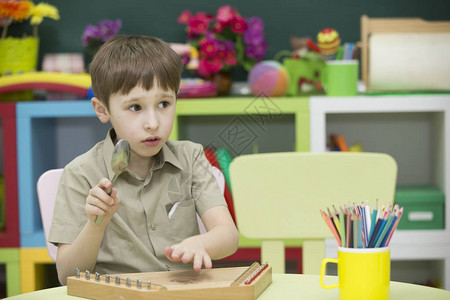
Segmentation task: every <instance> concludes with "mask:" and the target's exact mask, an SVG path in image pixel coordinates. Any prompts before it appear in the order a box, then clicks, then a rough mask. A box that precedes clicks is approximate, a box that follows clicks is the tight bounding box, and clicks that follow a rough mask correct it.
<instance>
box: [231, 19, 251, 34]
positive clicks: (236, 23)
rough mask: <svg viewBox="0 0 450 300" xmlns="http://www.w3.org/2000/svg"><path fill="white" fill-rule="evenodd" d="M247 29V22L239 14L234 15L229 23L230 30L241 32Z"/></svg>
mask: <svg viewBox="0 0 450 300" xmlns="http://www.w3.org/2000/svg"><path fill="white" fill-rule="evenodd" d="M246 29H247V22H245V20H244V18H242V17H241V16H236V17H235V18H234V19H233V22H232V24H231V30H232V31H233V32H236V33H237V34H243V33H244V32H245V30H246Z"/></svg>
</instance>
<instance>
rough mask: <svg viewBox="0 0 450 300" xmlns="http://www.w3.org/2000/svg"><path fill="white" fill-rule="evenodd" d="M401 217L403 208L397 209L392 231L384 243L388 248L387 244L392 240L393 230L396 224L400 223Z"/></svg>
mask: <svg viewBox="0 0 450 300" xmlns="http://www.w3.org/2000/svg"><path fill="white" fill-rule="evenodd" d="M402 215H403V207H401V208H400V209H399V211H398V217H397V220H395V224H394V227H392V230H391V232H390V234H389V237H388V240H387V241H386V247H387V246H389V243H390V241H391V238H392V236H393V235H394V231H395V229H396V228H397V225H398V223H399V222H400V219H401V218H402Z"/></svg>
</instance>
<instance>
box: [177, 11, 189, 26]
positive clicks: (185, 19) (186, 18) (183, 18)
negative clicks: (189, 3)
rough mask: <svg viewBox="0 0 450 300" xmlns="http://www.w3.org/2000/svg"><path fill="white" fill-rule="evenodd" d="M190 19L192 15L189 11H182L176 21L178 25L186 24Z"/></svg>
mask: <svg viewBox="0 0 450 300" xmlns="http://www.w3.org/2000/svg"><path fill="white" fill-rule="evenodd" d="M191 18H192V14H191V12H190V11H189V10H187V9H186V10H183V12H182V13H181V15H180V16H179V17H178V19H177V21H178V23H180V24H188V23H189V20H190V19H191Z"/></svg>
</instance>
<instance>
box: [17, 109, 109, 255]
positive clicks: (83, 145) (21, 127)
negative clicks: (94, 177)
mask: <svg viewBox="0 0 450 300" xmlns="http://www.w3.org/2000/svg"><path fill="white" fill-rule="evenodd" d="M108 128H109V125H102V124H101V123H100V121H98V120H97V117H96V116H95V113H94V110H93V108H92V105H91V102H90V101H59V102H57V101H54V102H53V101H43V102H23V103H18V104H17V132H18V141H17V148H18V154H17V155H18V185H19V212H20V245H21V247H45V245H46V244H45V237H44V232H43V229H42V221H41V216H40V210H39V202H38V197H37V192H36V183H37V180H38V179H39V176H40V175H41V174H42V173H44V172H45V171H47V170H49V169H54V168H62V167H64V166H65V164H67V163H68V162H70V161H71V160H72V159H73V158H75V156H77V155H80V154H82V153H83V152H85V151H87V150H88V149H90V148H91V147H92V146H93V145H94V144H95V142H98V141H100V140H102V139H104V137H105V136H106V132H107V130H108Z"/></svg>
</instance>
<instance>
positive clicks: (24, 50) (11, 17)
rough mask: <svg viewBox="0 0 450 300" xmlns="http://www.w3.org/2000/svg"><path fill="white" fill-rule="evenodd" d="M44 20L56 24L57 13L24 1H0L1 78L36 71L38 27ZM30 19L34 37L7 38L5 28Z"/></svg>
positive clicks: (53, 9)
mask: <svg viewBox="0 0 450 300" xmlns="http://www.w3.org/2000/svg"><path fill="white" fill-rule="evenodd" d="M44 17H48V18H51V19H54V20H59V12H58V9H57V8H56V7H54V6H52V5H50V4H47V3H39V4H36V5H35V4H34V3H33V2H31V1H28V0H24V1H18V0H0V26H1V27H3V28H2V33H1V38H0V76H1V75H8V74H14V73H21V72H29V71H33V70H36V66H37V58H38V48H39V36H38V26H39V25H40V24H41V23H42V21H43V19H44ZM27 19H29V20H30V24H31V25H32V27H33V33H32V35H31V36H28V35H27V34H26V33H24V35H23V37H20V38H17V37H8V28H9V26H10V25H11V24H13V23H14V22H23V21H25V20H27Z"/></svg>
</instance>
